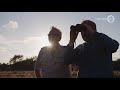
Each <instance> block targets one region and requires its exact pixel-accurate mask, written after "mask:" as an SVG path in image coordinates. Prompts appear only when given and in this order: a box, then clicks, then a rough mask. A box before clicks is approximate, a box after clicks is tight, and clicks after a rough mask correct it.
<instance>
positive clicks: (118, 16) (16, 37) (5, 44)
mask: <svg viewBox="0 0 120 90" xmlns="http://www.w3.org/2000/svg"><path fill="white" fill-rule="evenodd" d="M83 20H92V21H94V22H95V23H96V25H97V31H98V32H101V33H104V34H106V35H108V36H109V37H111V38H112V39H115V40H117V41H118V42H119V43H120V12H0V63H8V62H9V60H10V58H12V57H13V56H14V55H15V54H17V55H18V54H21V55H23V56H24V57H25V58H26V57H33V56H37V55H38V53H39V51H40V49H41V48H42V47H44V46H46V45H49V41H48V36H47V35H48V33H49V31H50V29H51V27H52V26H54V27H56V28H58V29H60V30H61V32H62V39H61V41H60V44H61V45H63V46H66V45H67V44H68V42H69V31H70V26H71V25H75V24H77V23H81V22H82V21H83ZM83 42H84V41H83V40H82V37H81V34H79V36H78V38H77V40H76V46H77V45H79V44H82V43H83ZM119 58H120V48H119V49H118V50H117V52H116V53H113V60H117V59H119Z"/></svg>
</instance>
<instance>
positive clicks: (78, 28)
mask: <svg viewBox="0 0 120 90" xmlns="http://www.w3.org/2000/svg"><path fill="white" fill-rule="evenodd" d="M70 30H71V31H72V32H81V30H87V27H86V26H85V25H83V24H77V25H76V26H74V25H72V26H71V27H70Z"/></svg>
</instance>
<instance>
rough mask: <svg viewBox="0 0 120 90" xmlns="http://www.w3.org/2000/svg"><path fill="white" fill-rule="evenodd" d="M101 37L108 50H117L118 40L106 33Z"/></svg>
mask: <svg viewBox="0 0 120 90" xmlns="http://www.w3.org/2000/svg"><path fill="white" fill-rule="evenodd" d="M100 37H101V39H102V41H103V43H104V45H105V47H106V48H107V50H110V51H111V52H112V53H114V52H116V51H117V49H118V47H119V43H118V42H117V41H116V40H113V39H112V38H110V37H108V36H107V35H105V34H101V35H100Z"/></svg>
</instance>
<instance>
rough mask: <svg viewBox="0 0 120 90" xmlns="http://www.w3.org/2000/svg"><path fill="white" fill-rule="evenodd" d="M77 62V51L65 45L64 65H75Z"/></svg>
mask: <svg viewBox="0 0 120 90" xmlns="http://www.w3.org/2000/svg"><path fill="white" fill-rule="evenodd" d="M78 61H79V55H78V49H74V48H73V47H71V46H69V45H67V47H66V51H65V54H64V63H65V64H67V65H69V64H77V63H78Z"/></svg>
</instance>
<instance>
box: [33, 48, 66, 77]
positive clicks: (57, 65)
mask: <svg viewBox="0 0 120 90" xmlns="http://www.w3.org/2000/svg"><path fill="white" fill-rule="evenodd" d="M64 52H65V47H63V46H60V47H59V48H57V50H56V53H54V54H52V53H51V48H50V47H43V48H42V49H41V50H40V52H39V55H38V58H37V61H36V63H35V68H36V69H39V70H42V78H67V77H68V65H65V64H64Z"/></svg>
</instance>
